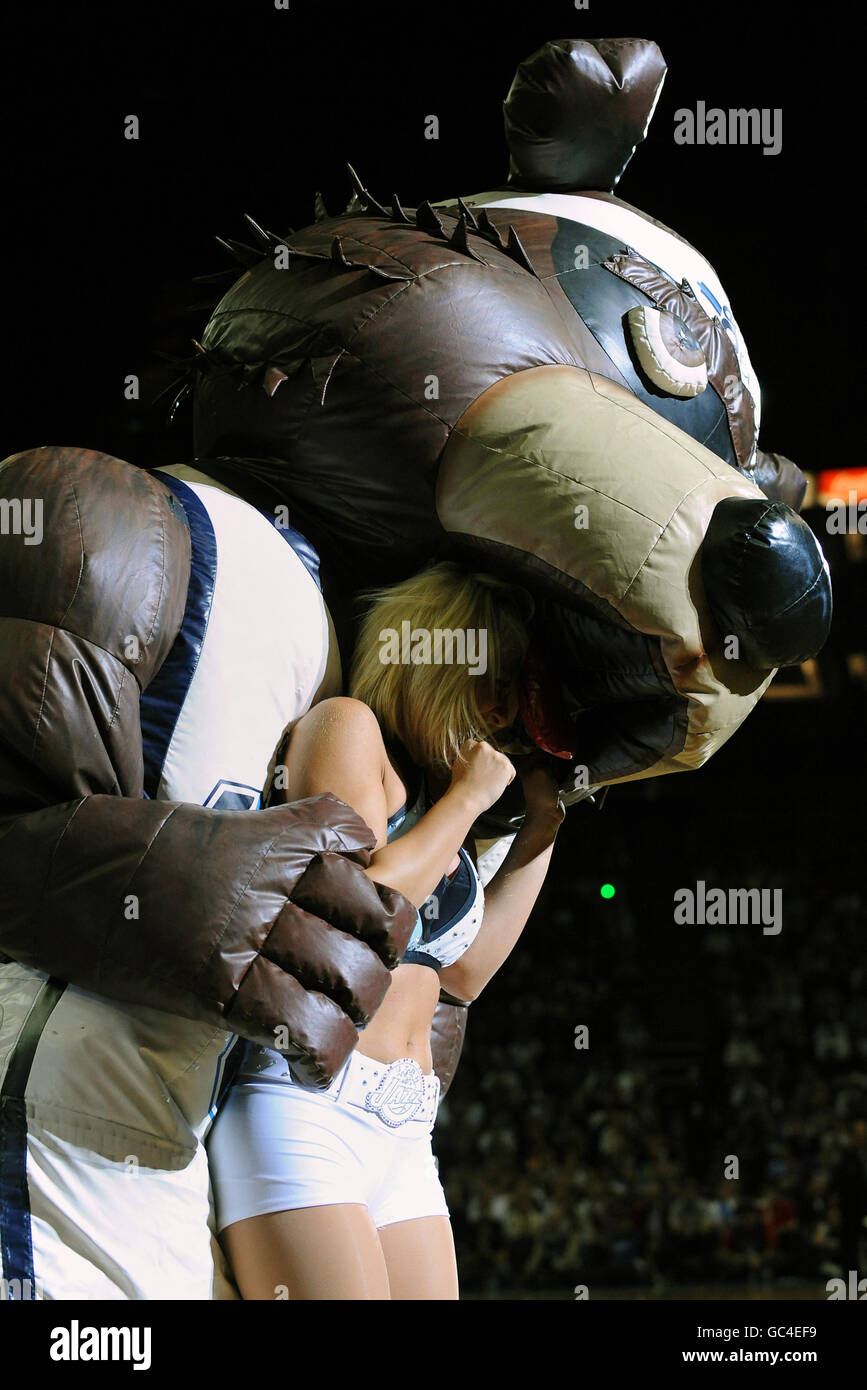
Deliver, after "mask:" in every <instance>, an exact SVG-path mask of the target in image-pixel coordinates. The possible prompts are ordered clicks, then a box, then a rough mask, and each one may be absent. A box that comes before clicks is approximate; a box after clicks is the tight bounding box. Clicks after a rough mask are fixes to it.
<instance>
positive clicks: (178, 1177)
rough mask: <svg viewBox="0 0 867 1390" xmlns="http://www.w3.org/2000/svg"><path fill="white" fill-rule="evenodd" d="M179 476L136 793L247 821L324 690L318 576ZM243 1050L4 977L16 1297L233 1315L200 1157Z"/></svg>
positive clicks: (5, 1163) (13, 971)
mask: <svg viewBox="0 0 867 1390" xmlns="http://www.w3.org/2000/svg"><path fill="white" fill-rule="evenodd" d="M185 472H186V476H187V478H190V477H195V476H196V475H195V474H192V473H191V472H190V471H189V470H184V469H180V468H179V469H176V470H167V471H166V473H165V475H164V480H165V482H166V483H167V485H168V486H170V487H171V489H172V491H173V492H175V493H176V495H177V496H178V497H179V498H180V501H181V502H182V504H183V506H184V509H185V511H186V513H187V517H188V520H189V522H190V530H191V537H192V555H193V560H192V571H191V577H190V586H189V593H188V598H187V606H186V611H185V614H184V620H183V623H182V626H181V630H180V632H179V634H178V638H177V639H176V641H175V643H174V645H173V647H172V650H171V652H170V654H169V657H168V658H167V660H166V662H165V663H164V665H163V667H162V668H161V670H160V671H159V672H158V673H157V676H156V677H155V679H154V681H153V682H152V684H151V686H150V687H149V689H148V690H147V692H146V693H145V696H144V697H143V700H142V731H143V736H144V761H145V790H146V794H147V795H148V796H150V797H155V798H159V799H161V800H172V801H192V802H196V803H198V804H200V805H207V806H212V807H215V808H218V809H227V810H229V809H250V810H255V809H257V808H258V807H259V805H260V794H261V790H262V788H263V786H264V783H265V779H266V773H267V769H268V765H269V762H270V760H271V757H272V755H273V753H274V749H275V748H276V746H277V743H278V741H279V738H280V735H281V734H282V732H283V730H284V728H285V727H286V725H287V724H288V723H289V722H290V721H292V720H294V719H296V718H299V717H300V716H301V715H302V714H303V713H305V711H306V710H307V709H308V708H309V707H310V703H311V701H312V698H313V696H314V694H315V692H316V691H317V689H318V687H319V686H320V684H321V683H322V680H323V678H324V675H325V669H326V664H327V660H328V642H329V631H328V616H327V611H326V608H325V604H324V601H323V599H322V594H321V590H320V587H319V581H318V573H317V568H318V561H317V557H316V555H315V552H313V551H312V550H311V548H310V546H309V544H308V543H307V542H306V541H305V540H304V538H303V537H301V536H299V535H298V534H297V533H295V532H290V531H288V530H287V529H284V530H282V531H281V530H279V529H278V528H277V527H276V526H275V525H274V524H272V522H271V521H270V520H269V519H268V518H267V517H266V516H264V515H262V514H261V513H259V512H258V511H256V510H255V509H254V508H253V507H251V506H248V504H247V503H245V502H243V501H241V500H240V499H239V498H237V497H235V496H234V494H232V493H229V492H228V491H227V490H225V489H222V488H219V487H217V486H211V485H208V484H206V483H202V482H195V481H181V480H180V478H178V477H177V474H183V473H185ZM171 473H173V474H174V475H175V476H169V474H171ZM142 930H146V928H145V926H144V925H143V927H142ZM236 1041H237V1040H236V1038H235V1037H234V1035H232V1034H230V1033H227V1032H226V1031H225V1029H222V1028H219V1027H215V1026H213V1025H211V1024H203V1023H195V1022H190V1021H188V1020H185V1019H181V1018H177V1017H175V1016H174V1015H172V1014H167V1013H163V1012H161V1011H159V1010H156V1009H150V1008H144V1007H139V1006H134V1005H126V1004H117V1003H113V1002H112V1001H111V1000H108V999H105V998H102V997H100V996H98V995H94V994H91V993H89V992H87V991H85V990H81V989H77V988H75V987H73V986H69V985H67V986H64V985H62V984H61V985H58V984H57V983H56V982H54V981H49V980H48V979H47V978H46V976H45V975H44V974H42V973H40V972H39V971H36V970H32V969H30V968H28V967H26V966H21V965H18V964H16V963H14V962H7V963H6V964H2V965H0V1097H2V1104H3V1115H2V1127H0V1253H2V1265H0V1278H2V1281H4V1282H3V1285H2V1287H3V1291H4V1296H5V1297H10V1296H11V1297H25V1298H27V1297H30V1298H45V1299H170V1300H177V1299H210V1298H215V1297H216V1298H235V1297H237V1293H236V1292H235V1290H234V1287H233V1285H232V1284H231V1282H230V1280H229V1278H228V1274H227V1271H226V1268H225V1262H224V1261H223V1258H222V1255H221V1254H220V1251H219V1248H218V1246H217V1245H216V1241H215V1239H214V1236H213V1219H212V1204H211V1200H210V1187H209V1180H208V1167H207V1158H206V1154H205V1150H204V1146H203V1143H202V1140H203V1138H204V1136H205V1134H206V1132H207V1130H208V1128H209V1127H210V1123H211V1120H212V1118H213V1116H214V1114H215V1113H216V1105H217V1101H218V1098H219V1095H220V1092H221V1087H222V1086H223V1085H224V1082H225V1075H226V1068H227V1063H229V1061H230V1058H231V1055H232V1052H233V1046H234V1044H235V1043H236Z"/></svg>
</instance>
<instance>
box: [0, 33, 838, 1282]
mask: <svg viewBox="0 0 867 1390" xmlns="http://www.w3.org/2000/svg"><path fill="white" fill-rule="evenodd" d="M664 74H665V65H664V62H663V59H662V56H661V54H660V52H659V50H658V48H657V47H656V45H655V44H653V43H650V42H646V41H642V40H633V39H611V40H599V41H595V42H591V41H584V40H582V41H565V40H564V41H557V42H553V43H549V44H546V45H545V46H544V47H543V48H541V49H540V50H539V51H538V52H537V53H535V54H534V55H533V56H532V57H530V58H529V59H528V60H527V61H526V62H525V63H523V64H522V65H521V66H520V67H519V69H518V72H517V74H516V77H515V79H514V82H513V84H512V87H511V90H510V92H509V94H508V97H507V99H506V101H505V107H504V111H505V123H506V135H507V140H508V145H509V151H510V169H509V174H508V178H507V180H506V182H505V184H504V185H503V187H502V188H500V189H497V190H494V191H490V192H487V193H484V194H480V195H476V196H475V197H471V196H467V197H465V198H460V199H457V200H456V201H454V202H447V203H440V204H438V205H436V206H432V205H431V204H430V203H428V202H422V203H421V204H420V205H419V206H418V207H416V208H406V209H405V208H403V207H402V206H401V204H400V202H399V200H398V198H397V197H394V198H392V199H391V201H390V202H389V203H388V205H386V204H384V203H379V202H377V200H376V199H375V198H374V197H373V196H372V195H371V194H369V193H368V192H367V191H366V189H365V188H364V187H363V186H362V185H361V183H360V182H359V181H358V179H357V178H355V176H354V174H353V175H352V177H353V180H354V183H355V191H354V194H353V197H352V201H351V203H350V205H349V207H348V208H347V210H346V212H345V213H344V214H343V215H341V216H339V217H329V216H328V215H327V213H326V211H325V209H324V208H323V206H322V202H321V199H317V221H316V222H315V224H314V225H312V226H311V227H308V228H306V229H305V230H303V231H301V232H298V233H295V234H291V235H289V236H287V237H285V238H280V237H277V236H275V235H273V234H271V233H268V232H265V231H262V230H261V229H260V228H258V227H257V226H256V224H253V226H254V230H255V231H256V233H257V235H258V237H259V240H260V242H261V246H260V249H258V250H254V249H252V248H249V247H245V246H238V245H234V246H233V249H234V250H235V251H236V252H237V254H238V255H239V256H240V257H241V259H242V260H243V261H244V262H245V266H246V268H245V273H244V274H242V275H241V278H240V279H238V280H237V282H236V283H234V284H233V285H232V287H231V288H230V289H229V291H228V293H227V294H226V295H225V296H224V298H223V299H222V300H221V301H220V303H219V304H218V305H217V307H216V309H215V311H214V313H213V315H212V317H211V319H210V322H209V323H208V325H207V327H206V329H205V331H204V333H203V335H202V339H201V344H200V345H199V347H200V350H199V352H198V355H197V360H196V363H195V369H194V373H193V375H194V384H193V389H194V393H195V433H196V447H195V457H194V459H193V460H192V462H189V463H186V464H182V465H178V466H176V467H174V468H169V469H165V470H162V471H157V472H148V471H147V470H143V469H139V468H135V467H132V466H130V465H129V464H125V463H123V462H121V461H119V460H117V459H112V458H108V457H106V456H104V455H100V454H95V453H92V452H88V451H85V450H81V449H75V448H43V449H34V450H31V451H28V452H25V453H23V454H19V455H17V456H15V457H14V458H11V459H8V460H7V461H6V462H5V463H4V464H3V465H2V466H0V501H2V505H3V508H4V512H5V515H6V517H8V518H12V520H13V521H14V520H15V519H16V517H18V518H19V520H20V519H23V518H24V517H25V516H32V514H33V512H32V509H33V508H34V507H36V506H37V504H38V507H39V514H40V527H41V532H40V537H39V539H40V540H41V543H40V544H34V543H33V542H34V540H35V539H36V536H35V533H34V531H33V529H32V528H31V530H30V533H29V534H28V528H27V527H25V526H23V525H20V526H15V525H10V526H4V535H3V537H2V543H0V604H2V608H0V640H2V649H3V662H2V677H0V710H2V723H0V882H2V884H3V913H2V923H0V950H2V951H3V952H4V953H5V954H4V956H3V957H2V958H0V960H2V964H0V1107H2V1131H0V1242H2V1243H0V1250H2V1269H0V1273H2V1276H3V1279H4V1280H5V1283H4V1288H5V1289H7V1290H8V1291H9V1296H11V1297H22V1298H28V1297H30V1298H49V1299H67V1298H96V1299H101V1298H110V1299H112V1298H113V1299H150V1298H160V1299H167V1298H168V1299H203V1298H231V1297H234V1296H236V1294H235V1291H234V1289H233V1286H232V1283H231V1280H230V1278H229V1275H228V1272H227V1270H226V1268H225V1264H224V1261H223V1259H222V1256H221V1253H220V1250H219V1247H218V1246H217V1243H216V1241H215V1239H214V1236H213V1220H212V1214H211V1203H210V1192H209V1181H208V1170H207V1161H206V1154H205V1150H204V1147H203V1142H202V1141H203V1138H204V1136H205V1134H206V1132H207V1130H208V1127H209V1125H210V1123H211V1120H212V1118H213V1115H214V1114H215V1110H216V1107H217V1105H218V1104H219V1100H220V1095H221V1092H222V1091H223V1089H224V1087H225V1085H226V1084H227V1082H228V1081H229V1080H230V1079H231V1075H232V1059H233V1057H234V1056H235V1055H236V1053H237V1050H238V1048H239V1046H240V1045H241V1044H242V1043H243V1040H245V1039H252V1040H254V1041H256V1042H260V1043H263V1044H264V1045H265V1046H272V1047H273V1046H275V1039H276V1045H277V1046H278V1049H279V1050H280V1051H282V1052H283V1053H284V1054H285V1055H286V1056H287V1058H288V1059H289V1060H290V1062H291V1065H292V1067H293V1069H294V1070H295V1072H296V1073H297V1075H298V1077H299V1079H301V1080H303V1081H306V1082H307V1083H309V1084H311V1085H314V1086H323V1085H327V1084H328V1083H329V1081H330V1080H331V1078H332V1077H333V1076H334V1075H335V1073H336V1071H337V1070H338V1069H339V1067H340V1066H341V1065H342V1064H343V1063H344V1062H345V1060H346V1058H347V1057H348V1055H349V1053H350V1051H351V1050H352V1048H353V1046H354V1045H355V1042H356V1041H357V1038H358V1031H357V1030H358V1028H359V1027H360V1026H361V1025H362V1024H363V1023H364V1022H365V1021H366V1020H367V1019H369V1018H370V1017H371V1015H372V1014H373V1012H374V1011H375V1010H376V1008H377V1007H378V1005H379V1004H380V1003H381V1001H382V999H383V997H384V995H385V991H386V989H387V987H388V983H389V978H390V971H391V969H393V968H394V966H395V965H396V963H397V961H398V960H399V958H400V955H401V954H402V952H403V950H404V948H405V946H406V943H407V941H408V939H409V935H410V932H411V930H412V928H413V925H414V922H415V908H414V907H412V906H411V905H410V904H409V903H408V902H407V901H406V900H405V899H404V898H402V897H401V896H400V895H399V894H397V893H395V892H393V891H391V890H390V889H388V888H385V887H381V886H378V885H375V884H373V883H372V882H371V881H370V880H369V879H368V878H367V876H366V875H365V874H364V872H363V869H364V867H366V866H367V865H369V862H370V853H371V851H372V849H373V848H374V844H375V841H374V836H373V834H372V833H371V831H370V830H369V828H368V827H367V826H366V825H365V824H364V823H363V822H362V821H361V820H360V819H359V817H358V816H357V815H356V814H355V812H354V811H352V810H351V808H349V807H347V806H346V805H344V804H343V803H342V802H340V801H338V800H337V799H336V798H334V797H331V796H320V797H314V798H309V799H308V800H305V801H301V802H296V803H293V804H288V805H265V806H263V804H262V793H263V788H264V787H265V785H266V779H267V774H268V769H269V765H271V764H272V761H273V758H274V756H275V749H276V748H277V747H278V745H279V744H280V741H281V736H282V735H283V732H284V730H285V729H286V727H287V725H289V724H290V723H291V722H292V721H293V720H294V719H296V718H298V717H299V716H300V715H301V714H303V713H304V712H305V711H306V710H307V709H308V708H309V707H310V706H311V704H313V703H314V702H315V701H316V700H318V699H321V698H323V697H324V696H325V695H329V694H335V693H339V692H340V690H341V658H342V662H343V664H345V663H346V662H347V660H348V658H349V656H350V655H351V649H352V639H353V635H354V634H353V624H354V623H355V622H356V621H357V616H358V615H357V612H356V609H355V607H354V606H353V600H354V599H355V597H356V595H357V593H358V591H359V590H360V589H362V588H365V587H369V586H370V585H373V584H382V583H388V582H392V581H395V580H399V579H403V578H406V577H408V576H409V575H412V574H415V573H416V572H417V571H418V570H420V569H422V568H424V567H425V566H426V565H427V564H428V563H430V562H431V561H433V560H438V559H442V558H458V559H463V560H467V561H469V562H471V563H472V565H473V566H474V567H475V568H478V569H485V570H487V571H490V572H493V573H495V574H499V575H501V576H504V577H506V578H508V579H511V580H514V581H516V582H518V583H519V584H521V585H522V586H523V587H524V588H525V589H526V590H528V591H529V592H530V594H531V595H532V597H533V600H534V616H533V620H532V646H531V649H530V655H529V657H528V659H527V664H526V669H525V671H524V674H523V678H522V684H521V705H520V707H521V718H520V721H519V725H520V726H519V728H518V729H517V730H516V739H517V741H518V743H519V745H520V746H523V747H532V746H534V745H535V746H537V747H539V748H541V749H543V750H544V751H545V752H546V753H548V754H549V755H550V757H551V759H552V765H555V766H556V767H557V768H558V769H559V774H560V781H561V785H562V787H563V795H564V799H565V800H566V801H567V802H569V801H574V800H577V799H579V798H581V797H583V796H586V795H590V794H592V793H593V792H594V791H595V790H596V789H598V788H600V787H602V786H605V785H608V784H610V783H617V782H623V781H626V780H629V779H632V778H637V777H650V776H655V775H658V774H661V773H667V772H672V771H677V770H685V769H690V768H696V767H698V766H699V765H700V764H702V763H703V762H705V761H706V760H707V759H708V758H709V757H710V756H711V755H712V754H713V753H714V752H715V751H716V750H717V749H718V748H719V747H720V746H721V745H722V744H723V743H724V741H725V740H726V739H727V738H728V737H729V736H730V735H731V734H732V733H733V732H734V730H735V729H736V728H737V727H738V725H739V724H740V723H741V721H742V720H743V719H744V718H745V716H746V715H747V713H748V712H749V711H750V709H752V708H753V706H754V705H755V703H756V701H757V700H758V699H759V698H760V696H761V694H762V693H763V691H764V690H765V689H766V687H767V685H768V684H769V682H770V680H771V679H772V677H773V674H774V670H775V668H777V667H779V666H781V665H789V664H792V663H794V662H797V661H800V660H802V659H804V658H806V657H809V656H811V655H813V654H814V653H815V652H816V651H818V650H819V648H820V647H821V646H822V643H823V642H824V640H825V636H826V634H827V630H828V624H829V620H830V610H831V598H830V586H829V578H828V570H827V565H826V564H825V561H824V559H823V556H822V553H821V550H820V548H819V546H818V544H817V542H816V540H815V539H814V537H813V535H812V533H811V532H810V531H809V529H808V528H807V527H806V525H805V524H804V523H803V522H802V521H801V519H800V518H799V516H798V514H797V508H798V506H799V505H800V501H801V499H802V496H803V486H804V484H803V478H802V475H801V474H800V473H799V471H798V470H797V469H796V468H795V466H794V465H793V464H790V463H789V462H788V461H787V460H784V459H781V458H779V457H778V456H776V455H774V454H769V453H765V452H763V451H762V450H761V449H759V447H758V431H759V419H760V408H761V397H760V392H759V386H758V383H757V381H756V380H755V376H754V373H753V371H752V368H751V366H750V362H749V358H748V356H747V352H746V348H745V345H744V343H743V340H742V338H741V335H740V333H739V331H738V327H737V324H736V322H735V319H734V316H733V314H732V311H731V308H730V306H729V299H728V295H727V293H726V291H725V289H724V288H723V286H722V284H721V282H720V280H719V279H718V277H717V275H716V274H715V272H714V270H713V268H712V267H711V266H710V265H709V264H708V263H707V262H706V261H705V260H704V258H703V257H702V256H701V255H700V254H699V253H698V252H697V251H696V250H694V248H693V247H691V246H690V245H689V244H688V243H686V242H685V241H683V240H682V239H681V238H680V237H678V236H677V235H676V234H675V233H674V232H671V231H669V230H668V229H667V228H665V227H662V226H661V225H660V224H659V223H657V222H655V221H653V220H652V219H651V218H649V217H647V216H646V215H645V214H643V213H642V212H640V211H638V210H637V209H635V208H632V207H630V206H629V205H628V204H626V203H624V202H622V201H621V200H620V199H618V198H617V197H615V196H614V194H613V189H614V187H615V186H616V184H617V182H618V180H619V178H620V175H621V174H622V172H623V170H624V168H625V167H626V164H627V163H628V161H629V159H630V157H631V155H632V153H633V152H634V148H635V146H636V144H637V143H638V142H640V141H641V140H642V139H643V137H644V134H645V132H646V129H647V125H648V122H649V120H650V117H651V115H652V112H653V109H654V106H655V103H656V100H657V98H658V95H659V90H660V87H661V84H662V81H663V77H664ZM28 509H30V510H28ZM19 514H20V515H19ZM554 760H556V762H554ZM516 786H517V781H516V783H515V784H513V788H514V787H516ZM510 792H513V789H510ZM495 812H496V814H494V815H492V816H491V817H490V818H489V820H488V822H487V823H486V824H483V825H480V826H479V827H478V832H479V838H480V840H481V841H484V842H485V843H487V842H488V841H497V840H498V837H499V843H495V844H492V845H491V847H490V848H489V850H488V852H487V853H486V854H483V856H482V858H483V860H484V859H486V858H487V859H489V861H490V864H491V865H492V864H494V863H495V862H496V859H497V855H498V854H501V853H502V852H503V851H502V841H503V840H504V839H507V836H505V835H504V832H506V831H508V830H509V828H512V829H514V820H515V816H516V815H519V814H520V805H517V806H516V805H514V804H513V803H509V801H508V797H507V798H506V800H505V802H504V804H503V805H502V806H501V807H500V808H495ZM488 871H490V867H489V870H488ZM483 877H484V873H483ZM465 1014H466V1011H465V1009H462V1008H460V1007H459V1005H458V1004H457V1003H455V1002H453V1001H449V1000H448V999H445V1000H444V1001H443V1002H442V1004H441V1006H440V1010H439V1012H438V1016H437V1024H436V1027H435V1042H436V1043H437V1046H436V1049H435V1066H436V1069H437V1071H438V1073H439V1074H440V1076H441V1079H442V1080H443V1082H444V1085H447V1084H448V1081H449V1079H450V1077H451V1074H452V1073H453V1071H454V1067H455V1065H456V1062H457V1056H458V1053H459V1051H460V1042H461V1037H462V1029H463V1020H464V1018H465Z"/></svg>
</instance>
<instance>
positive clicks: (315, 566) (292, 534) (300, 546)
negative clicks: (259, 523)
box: [256, 507, 322, 593]
mask: <svg viewBox="0 0 867 1390" xmlns="http://www.w3.org/2000/svg"><path fill="white" fill-rule="evenodd" d="M256 510H257V511H258V512H259V514H260V516H263V517H264V518H265V520H266V521H270V523H271V525H272V526H273V527H274V530H275V531H279V532H280V535H281V536H282V537H283V539H284V540H285V541H286V543H287V545H288V546H289V547H290V548H291V549H292V550H294V551H295V554H296V555H297V556H298V559H299V560H300V561H301V563H302V565H303V566H304V568H305V569H306V571H307V573H308V574H309V575H310V578H311V579H312V580H313V582H314V584H315V585H316V587H317V589H318V590H319V592H320V593H321V592H322V581H321V579H320V578H319V555H318V554H317V552H316V551H315V550H314V549H313V546H312V545H311V544H310V542H309V541H308V539H307V537H306V536H302V534H301V532H300V531H296V530H295V527H294V526H281V525H280V523H279V521H278V520H277V518H276V517H274V516H272V515H271V513H270V512H264V511H262V508H261V507H257V508H256Z"/></svg>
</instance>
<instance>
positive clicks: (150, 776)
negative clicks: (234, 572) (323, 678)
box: [141, 473, 217, 797]
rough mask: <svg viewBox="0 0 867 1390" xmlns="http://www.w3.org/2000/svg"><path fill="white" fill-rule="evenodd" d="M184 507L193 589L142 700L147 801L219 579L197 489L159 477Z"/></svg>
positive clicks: (213, 539)
mask: <svg viewBox="0 0 867 1390" xmlns="http://www.w3.org/2000/svg"><path fill="white" fill-rule="evenodd" d="M159 478H160V482H162V483H163V484H164V485H165V486H166V487H167V488H168V489H169V490H170V491H171V492H173V493H174V494H175V496H176V497H177V498H178V500H179V501H180V503H181V505H182V506H183V509H184V511H185V512H186V514H187V520H188V522H189V525H190V548H191V551H192V556H191V562H190V584H189V588H188V590H187V604H186V608H185V609H184V617H183V622H182V623H181V626H180V630H179V632H178V635H177V637H176V638H175V640H174V642H173V644H172V649H171V651H170V652H169V654H168V656H167V657H166V659H165V661H164V662H163V664H162V666H161V667H160V669H159V671H158V672H157V674H156V675H155V676H154V678H153V680H152V681H151V683H150V685H149V686H148V688H147V690H146V691H145V692H144V694H143V695H142V697H141V730H142V743H143V749H144V787H145V795H146V796H148V797H155V796H156V794H157V790H158V788H159V783H160V777H161V776H162V771H163V766H164V764H165V760H166V757H167V755H168V751H169V746H170V744H171V741H172V737H173V735H174V732H175V726H176V724H177V722H178V719H179V718H180V713H181V710H182V709H183V706H184V701H185V700H186V698H187V692H188V691H189V688H190V683H191V681H192V679H193V675H194V674H195V670H196V666H197V665H198V662H199V657H200V655H201V651H202V643H203V642H204V640H205V633H206V631H207V628H208V618H209V617H210V613H211V604H212V602H213V599H214V583H215V581H216V577H217V538H216V536H215V535H214V528H213V526H212V524H211V518H210V517H209V516H208V513H207V510H206V509H205V506H204V504H203V503H202V501H201V500H200V498H199V497H197V495H196V494H195V492H193V490H192V488H190V487H187V485H186V483H182V482H181V481H180V479H179V478H173V477H172V476H171V474H169V473H161V474H160V475H159Z"/></svg>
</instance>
